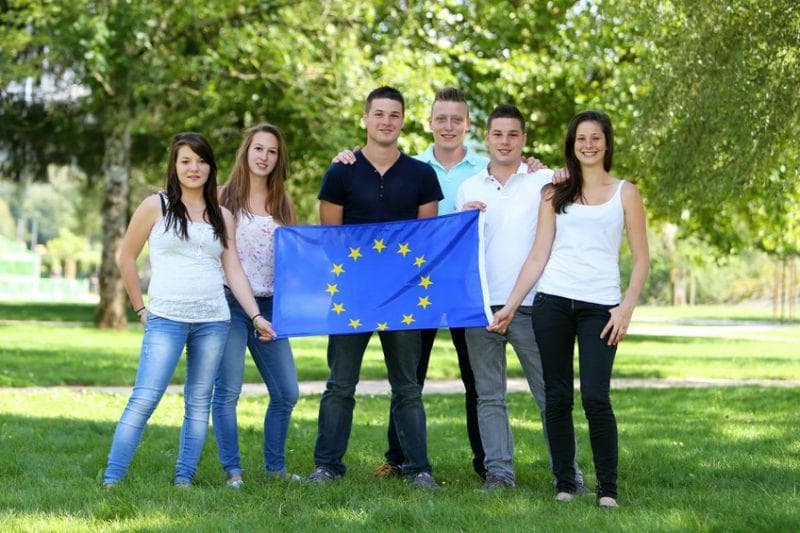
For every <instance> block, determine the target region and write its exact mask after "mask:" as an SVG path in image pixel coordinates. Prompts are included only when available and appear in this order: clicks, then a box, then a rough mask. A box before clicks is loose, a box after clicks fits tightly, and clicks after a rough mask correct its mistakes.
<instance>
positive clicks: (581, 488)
mask: <svg viewBox="0 0 800 533" xmlns="http://www.w3.org/2000/svg"><path fill="white" fill-rule="evenodd" d="M575 494H577V495H578V496H594V492H592V491H591V490H589V489H588V488H586V485H584V484H583V483H581V484H580V485H578V488H576V489H575Z"/></svg>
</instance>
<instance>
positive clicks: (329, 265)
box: [272, 210, 491, 337]
mask: <svg viewBox="0 0 800 533" xmlns="http://www.w3.org/2000/svg"><path fill="white" fill-rule="evenodd" d="M480 229H481V226H480V225H479V213H478V211H475V210H471V211H466V212H462V213H454V214H451V215H445V216H441V217H435V218H424V219H415V220H403V221H398V222H385V223H378V224H354V225H346V226H294V227H282V228H279V229H278V230H277V231H276V233H275V298H274V302H273V316H272V322H273V327H274V328H275V331H276V332H277V333H278V335H279V336H280V337H297V336H304V335H319V334H347V333H364V332H369V331H392V330H404V329H425V328H445V327H472V326H485V325H486V324H488V319H489V318H490V317H491V313H490V311H489V306H488V305H487V303H486V302H488V294H487V292H486V291H485V289H484V287H485V286H486V284H485V283H481V280H482V279H485V275H484V274H483V268H484V267H483V243H482V242H481V231H480Z"/></svg>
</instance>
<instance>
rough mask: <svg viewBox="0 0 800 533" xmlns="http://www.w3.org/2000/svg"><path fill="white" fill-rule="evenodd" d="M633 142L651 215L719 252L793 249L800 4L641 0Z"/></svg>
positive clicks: (798, 177)
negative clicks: (645, 87) (641, 47)
mask: <svg viewBox="0 0 800 533" xmlns="http://www.w3.org/2000/svg"><path fill="white" fill-rule="evenodd" d="M641 6H642V8H643V9H642V13H644V16H642V17H641V20H642V24H643V25H645V33H646V35H647V36H648V41H649V42H650V51H651V53H650V54H649V55H648V58H649V60H648V61H647V63H646V65H645V66H646V68H645V69H644V70H643V72H642V74H643V75H644V76H647V77H648V78H649V79H650V81H651V83H650V87H649V89H650V91H649V93H648V95H647V98H646V99H644V100H643V102H642V107H641V112H642V118H643V120H640V121H638V122H637V123H636V130H637V138H638V141H639V142H638V143H637V146H636V150H637V152H638V154H639V161H640V163H641V166H642V169H643V170H644V171H645V173H646V175H649V176H650V177H651V179H649V180H648V181H647V182H646V191H647V195H648V196H649V197H650V199H651V206H652V212H653V213H654V214H658V215H661V216H665V217H671V219H672V220H677V219H678V217H683V220H684V222H683V225H684V226H685V227H686V228H688V231H690V232H692V233H695V234H697V235H700V236H703V237H704V238H706V239H707V240H710V241H711V242H714V243H715V244H717V245H718V246H720V247H721V249H722V250H723V251H727V250H730V249H742V248H748V247H750V246H756V247H759V248H762V249H765V250H767V251H770V252H774V253H777V254H780V255H784V254H786V253H797V251H798V249H800V227H799V226H798V225H799V224H800V221H798V219H797V216H796V214H797V206H798V198H800V194H798V186H800V170H798V169H799V168H800V166H799V165H798V163H800V159H799V158H800V152H798V151H797V149H796V143H795V142H794V137H795V136H796V131H797V130H798V127H800V114H798V111H797V110H798V109H800V93H798V91H797V90H796V89H797V87H798V85H800V68H798V67H800V65H798V54H800V5H799V4H798V3H797V2H795V1H794V0H777V1H773V2H759V1H757V0H729V1H728V2H726V3H725V4H724V5H721V4H720V3H719V2H713V1H707V0H705V1H701V2H695V1H685V0H670V1H662V0H652V1H650V0H644V1H642V2H641Z"/></svg>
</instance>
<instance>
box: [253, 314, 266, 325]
mask: <svg viewBox="0 0 800 533" xmlns="http://www.w3.org/2000/svg"><path fill="white" fill-rule="evenodd" d="M258 317H261V318H264V315H262V314H261V313H257V314H255V315H253V316H251V317H250V321H251V322H252V323H253V324H255V323H256V318H258Z"/></svg>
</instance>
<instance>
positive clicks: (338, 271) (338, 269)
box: [331, 263, 344, 278]
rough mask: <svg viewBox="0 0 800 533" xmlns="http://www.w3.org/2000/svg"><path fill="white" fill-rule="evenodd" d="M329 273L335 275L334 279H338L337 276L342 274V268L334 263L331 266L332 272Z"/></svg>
mask: <svg viewBox="0 0 800 533" xmlns="http://www.w3.org/2000/svg"><path fill="white" fill-rule="evenodd" d="M331 272H333V273H334V274H336V277H337V278H338V277H339V274H341V273H342V272H344V268H342V264H341V263H340V264H338V265H337V264H336V263H334V264H333V270H331Z"/></svg>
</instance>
